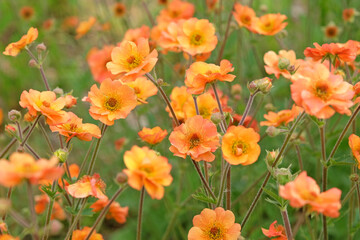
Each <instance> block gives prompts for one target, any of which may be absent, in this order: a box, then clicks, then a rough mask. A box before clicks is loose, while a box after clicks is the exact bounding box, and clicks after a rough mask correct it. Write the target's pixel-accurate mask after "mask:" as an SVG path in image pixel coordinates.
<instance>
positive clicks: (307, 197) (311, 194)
mask: <svg viewBox="0 0 360 240" xmlns="http://www.w3.org/2000/svg"><path fill="white" fill-rule="evenodd" d="M279 194H280V196H281V197H282V198H284V199H286V200H289V201H290V205H291V206H292V207H295V208H299V207H303V206H305V205H310V207H311V208H310V210H311V211H316V212H319V213H322V214H324V215H325V216H328V217H338V216H339V210H340V208H341V204H340V197H341V191H340V190H339V189H337V188H332V189H329V190H327V191H325V192H323V193H320V188H319V186H318V185H317V184H316V181H315V180H314V179H312V178H311V177H308V176H307V173H306V171H303V172H301V173H300V174H299V175H298V176H297V177H296V178H295V180H294V181H292V182H289V183H287V184H285V186H280V187H279Z"/></svg>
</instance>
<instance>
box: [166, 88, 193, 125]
mask: <svg viewBox="0 0 360 240" xmlns="http://www.w3.org/2000/svg"><path fill="white" fill-rule="evenodd" d="M170 100H171V102H170V103H171V106H172V107H173V109H174V112H175V115H176V117H177V118H178V120H179V122H184V121H185V113H184V111H183V108H184V104H185V103H186V102H187V101H193V102H194V100H193V98H192V96H191V94H190V93H188V92H187V90H186V87H185V86H182V87H174V88H173V89H172V91H171V94H170ZM193 105H194V104H193ZM194 108H195V107H194ZM165 110H166V111H167V112H168V113H169V116H170V117H171V118H172V114H171V113H170V109H169V107H166V109H165Z"/></svg>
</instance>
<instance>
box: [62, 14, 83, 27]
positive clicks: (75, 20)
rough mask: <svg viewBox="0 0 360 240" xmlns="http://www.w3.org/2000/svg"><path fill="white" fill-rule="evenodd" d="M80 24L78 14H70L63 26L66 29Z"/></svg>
mask: <svg viewBox="0 0 360 240" xmlns="http://www.w3.org/2000/svg"><path fill="white" fill-rule="evenodd" d="M78 24H79V18H78V17H77V16H69V17H66V18H65V19H64V21H63V22H62V24H61V27H62V28H63V29H64V30H70V29H74V28H75V27H76V26H77V25H78Z"/></svg>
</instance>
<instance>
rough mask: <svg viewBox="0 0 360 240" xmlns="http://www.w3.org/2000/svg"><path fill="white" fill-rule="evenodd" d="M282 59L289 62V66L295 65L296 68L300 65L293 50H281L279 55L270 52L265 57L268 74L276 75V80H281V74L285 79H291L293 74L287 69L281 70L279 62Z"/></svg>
mask: <svg viewBox="0 0 360 240" xmlns="http://www.w3.org/2000/svg"><path fill="white" fill-rule="evenodd" d="M282 59H286V60H289V65H293V66H295V67H296V66H297V65H299V63H298V61H297V60H296V55H295V52H294V51H293V50H290V51H286V50H280V51H279V54H278V55H277V54H276V53H275V52H274V51H269V52H267V53H265V55H264V62H265V64H266V65H265V70H266V73H267V74H274V75H275V77H276V78H279V77H280V74H281V75H282V76H283V77H284V78H287V79H290V78H291V74H290V72H289V71H288V70H287V67H286V68H283V69H280V67H279V61H280V60H282Z"/></svg>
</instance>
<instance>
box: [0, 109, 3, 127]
mask: <svg viewBox="0 0 360 240" xmlns="http://www.w3.org/2000/svg"><path fill="white" fill-rule="evenodd" d="M3 118H4V114H3V110H2V109H1V108H0V125H1V124H2V123H3Z"/></svg>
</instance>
